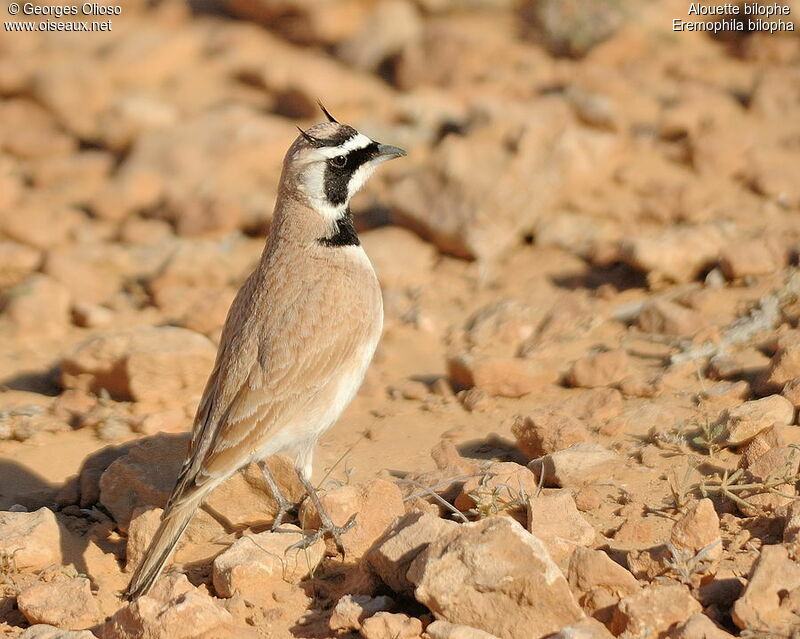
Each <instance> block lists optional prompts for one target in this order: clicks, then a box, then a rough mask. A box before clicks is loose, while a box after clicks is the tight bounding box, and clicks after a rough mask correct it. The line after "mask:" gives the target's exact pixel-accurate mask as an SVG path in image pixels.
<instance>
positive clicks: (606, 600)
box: [566, 547, 640, 621]
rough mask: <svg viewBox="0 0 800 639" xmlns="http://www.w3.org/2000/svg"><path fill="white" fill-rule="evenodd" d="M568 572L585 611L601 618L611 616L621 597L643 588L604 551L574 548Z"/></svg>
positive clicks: (570, 583) (604, 619)
mask: <svg viewBox="0 0 800 639" xmlns="http://www.w3.org/2000/svg"><path fill="white" fill-rule="evenodd" d="M566 574H567V579H568V580H569V585H570V589H571V590H572V593H573V594H574V595H575V597H576V598H577V599H578V602H579V603H580V605H581V607H582V608H583V609H584V611H585V612H586V613H587V614H589V615H592V616H594V617H597V618H598V619H600V620H602V621H609V620H610V619H611V614H612V608H613V606H615V605H616V604H617V602H619V600H620V599H622V598H623V597H627V596H628V595H632V594H634V593H635V592H637V591H638V590H639V588H640V586H639V582H638V581H636V578H635V577H634V576H633V575H632V574H631V573H630V572H628V571H627V570H626V569H625V568H623V567H622V566H620V565H619V564H618V563H616V562H615V561H613V560H612V559H611V558H610V557H609V556H608V555H607V554H606V553H604V552H603V551H602V550H592V549H591V548H582V547H578V548H575V551H574V552H573V553H572V557H571V558H570V562H569V568H568V570H567V573H566Z"/></svg>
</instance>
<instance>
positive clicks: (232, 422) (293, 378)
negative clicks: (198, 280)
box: [170, 277, 379, 501]
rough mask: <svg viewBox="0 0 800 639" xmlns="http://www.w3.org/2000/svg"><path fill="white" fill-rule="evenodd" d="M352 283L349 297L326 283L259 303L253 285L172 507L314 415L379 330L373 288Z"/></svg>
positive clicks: (236, 309)
mask: <svg viewBox="0 0 800 639" xmlns="http://www.w3.org/2000/svg"><path fill="white" fill-rule="evenodd" d="M271 283H273V284H274V285H275V286H281V284H280V283H276V282H275V281H274V280H273V282H271ZM350 284H355V286H348V287H346V289H345V291H343V290H342V288H341V287H340V286H331V285H330V281H328V278H325V277H320V278H317V279H316V280H315V281H314V282H312V283H310V284H309V283H308V282H306V283H304V285H303V286H295V287H294V288H292V289H284V290H282V291H280V292H278V291H273V292H272V294H269V295H267V296H266V298H265V299H264V300H260V301H259V299H258V291H255V290H252V289H253V288H254V284H253V283H252V282H251V281H250V280H249V281H248V283H247V284H246V285H245V286H244V287H242V290H241V291H240V293H239V295H238V296H237V299H236V300H235V301H234V304H233V305H232V307H231V311H230V313H229V318H228V321H227V322H226V327H225V331H224V334H223V338H222V340H221V347H220V352H219V355H218V357H217V362H216V364H215V367H214V370H213V372H212V374H211V377H210V379H209V381H208V384H207V386H206V390H205V392H204V395H203V399H202V400H201V402H200V406H199V408H198V413H197V417H196V420H195V430H194V433H193V436H192V440H191V443H190V448H189V457H188V459H187V461H186V463H185V464H184V468H183V469H182V471H181V475H180V477H179V479H178V484H177V486H176V490H175V491H174V494H173V497H172V499H171V500H170V501H174V500H175V499H177V498H178V496H179V495H182V494H183V493H185V492H186V491H187V490H191V489H192V487H198V486H201V485H203V484H205V483H206V482H207V481H208V480H213V479H215V478H220V477H223V476H225V475H227V474H230V473H231V472H233V471H235V470H236V469H238V468H239V467H240V466H241V465H242V464H243V463H245V462H246V461H247V459H249V458H250V456H251V454H252V453H253V451H255V450H256V449H257V448H258V447H259V445H260V444H261V443H263V442H264V440H265V438H266V437H268V433H270V431H271V430H273V429H274V427H275V426H282V425H284V424H287V423H290V422H292V421H293V420H295V419H302V418H303V417H304V416H306V414H307V413H308V411H310V410H313V408H314V402H315V399H317V398H319V397H320V395H322V394H323V393H324V392H325V390H326V389H327V388H328V387H329V385H330V384H331V383H332V382H334V381H335V380H336V379H337V377H338V375H339V374H340V372H341V371H342V370H344V369H345V367H346V366H347V365H348V363H350V362H351V360H352V358H353V356H354V355H355V354H356V353H357V352H358V349H359V348H360V347H361V345H362V344H363V342H364V341H365V340H366V339H367V338H368V336H369V335H370V333H371V331H373V330H374V326H375V317H374V315H373V313H372V312H369V310H368V309H365V308H363V307H364V305H365V304H367V305H370V304H371V303H372V302H374V299H373V298H371V297H369V296H370V295H374V293H372V292H371V291H372V289H373V287H371V286H365V285H366V284H368V283H367V282H351V283H350ZM278 293H279V294H278ZM343 295H345V296H347V297H348V299H342V296H343ZM378 295H379V293H378ZM263 303H266V305H267V308H255V307H254V306H253V305H254V304H255V305H258V304H263Z"/></svg>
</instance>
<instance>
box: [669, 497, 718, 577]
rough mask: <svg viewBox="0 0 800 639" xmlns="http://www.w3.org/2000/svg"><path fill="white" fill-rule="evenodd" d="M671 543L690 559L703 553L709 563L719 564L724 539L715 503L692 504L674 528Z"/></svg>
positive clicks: (704, 501)
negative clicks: (721, 534)
mask: <svg viewBox="0 0 800 639" xmlns="http://www.w3.org/2000/svg"><path fill="white" fill-rule="evenodd" d="M670 542H671V543H672V545H673V546H675V548H677V549H681V550H683V551H684V552H686V553H687V555H688V556H689V557H694V556H695V555H697V554H698V553H700V552H702V554H703V558H704V559H705V560H706V561H707V562H709V563H710V564H713V563H715V562H717V560H719V558H720V557H721V556H722V538H721V536H720V529H719V517H718V516H717V513H716V511H715V510H714V504H713V502H712V501H711V500H710V499H700V500H698V501H696V502H694V503H693V504H691V505H690V506H689V508H687V510H686V512H685V513H684V514H683V516H682V517H681V518H680V519H679V520H678V521H676V522H675V525H674V526H673V527H672V533H671V534H670Z"/></svg>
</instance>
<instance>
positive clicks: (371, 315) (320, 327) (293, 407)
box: [122, 103, 406, 600]
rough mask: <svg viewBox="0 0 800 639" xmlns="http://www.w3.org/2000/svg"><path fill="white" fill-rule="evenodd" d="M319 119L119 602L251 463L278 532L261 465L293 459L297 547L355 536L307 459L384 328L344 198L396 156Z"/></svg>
mask: <svg viewBox="0 0 800 639" xmlns="http://www.w3.org/2000/svg"><path fill="white" fill-rule="evenodd" d="M320 107H321V109H322V112H323V114H324V115H325V119H326V121H324V122H321V123H319V124H315V125H314V126H312V127H310V128H308V129H306V130H303V129H301V128H300V127H298V130H299V135H298V136H297V138H296V139H295V140H294V142H293V143H292V145H291V146H290V147H289V150H288V151H287V153H286V156H285V158H284V161H283V168H282V172H281V177H280V182H279V186H278V195H277V199H276V203H275V208H274V213H273V218H272V222H271V224H270V230H269V233H268V237H267V240H266V242H265V246H264V250H263V252H262V254H261V257H260V259H259V262H258V264H257V265H256V267H255V269H254V270H253V272H252V273H251V274H250V276H249V277H248V278H247V280H246V281H245V282H244V284H243V285H242V287H241V289H240V290H239V292H238V293H237V295H236V297H235V299H234V301H233V303H232V304H231V307H230V310H229V311H228V315H227V318H226V320H225V324H224V326H223V329H222V334H221V337H220V343H219V349H218V351H217V357H216V361H215V364H214V367H213V369H212V371H211V374H210V376H209V378H208V381H207V383H206V386H205V390H204V391H203V395H202V397H201V400H200V403H199V405H198V408H197V412H196V414H195V418H194V422H193V428H192V434H191V437H190V440H189V447H188V452H187V456H186V459H185V461H184V463H183V466H182V467H181V470H180V472H179V474H178V477H177V480H176V483H175V487H174V489H173V491H172V493H171V495H170V497H169V499H168V501H167V504H166V506H165V507H164V511H163V513H162V516H161V521H160V523H159V527H158V529H157V531H156V533H155V535H154V536H153V539H152V541H151V543H150V545H149V547H148V549H147V551H146V553H145V555H144V557H143V559H142V561H141V562H140V563H139V565H138V566H137V568H136V569H135V571H134V573H133V575H132V577H131V580H130V582H129V584H128V587H127V589H126V590H125V591H124V592H123V593H122V596H123V598H124V599H127V600H135V599H137V598H138V597H140V596H142V595H144V594H146V593H147V592H148V591H149V590H150V589H151V587H152V586H153V584H154V583H155V582H156V580H157V579H158V577H159V576H160V575H161V573H162V571H163V570H164V567H165V565H166V563H167V562H168V561H169V559H170V557H171V555H172V553H173V551H174V549H175V546H176V545H177V543H178V541H179V539H180V537H181V535H182V534H183V532H184V530H185V529H186V527H187V525H188V524H189V521H190V520H191V518H192V515H193V514H194V513H195V511H196V510H197V508H198V507H199V506H200V505H201V504H202V503H203V501H204V500H205V498H206V497H207V496H208V495H209V493H210V492H211V491H212V490H214V488H216V487H217V486H219V485H220V484H221V483H223V482H224V481H225V480H226V479H228V478H229V477H230V476H231V475H233V474H234V473H236V472H237V471H239V470H240V469H241V468H243V467H244V466H246V465H248V464H249V463H251V462H256V463H258V464H259V466H260V468H261V471H262V473H263V475H264V479H265V482H266V484H267V486H268V487H269V489H270V491H271V492H272V493H273V495H274V497H275V499H276V500H277V501H278V503H279V506H280V508H279V512H278V515H277V516H276V517H275V520H274V522H273V526H272V528H273V530H279V528H278V527H279V526H280V525H281V522H282V520H283V518H284V517H285V515H286V513H287V512H289V511H290V510H291V508H292V507H293V504H291V503H290V502H288V500H287V499H286V498H285V497H284V496H283V495H282V494H281V491H280V490H279V488H278V486H277V484H276V482H275V481H274V479H273V477H272V476H271V474H270V472H269V469H268V468H267V466H266V463H265V460H266V459H267V458H268V457H269V456H271V455H274V454H277V453H284V454H287V455H290V456H293V457H294V468H295V470H296V472H297V474H298V476H299V478H300V482H301V483H302V485H303V487H304V489H305V491H306V492H307V494H308V497H309V498H310V499H311V501H312V503H313V504H314V506H315V507H316V509H317V512H318V513H319V515H320V519H321V521H322V526H321V527H320V529H319V530H318V531H317V532H316V533H314V535H313V536H311V535H309V536H307V537H306V538H304V542H305V545H308V544H309V543H311V542H312V541H316V539H319V538H320V537H321V536H322V535H324V534H331V535H332V536H333V537H334V539H335V541H336V544H337V546H338V547H339V549H340V551H341V550H342V544H341V539H340V535H341V534H342V533H343V532H344V531H346V530H347V529H348V527H349V526H351V525H352V524H353V520H352V519H351V520H350V521H348V522H347V524H345V525H344V526H341V527H337V526H334V525H333V523H332V521H331V519H330V517H329V515H328V514H327V512H326V511H325V508H324V507H323V505H322V503H321V501H320V499H319V496H318V495H317V493H316V490H315V489H314V486H313V485H312V483H311V472H312V460H313V454H314V448H315V445H316V442H317V440H318V438H319V437H320V435H321V434H322V433H323V432H324V431H325V430H327V429H328V428H329V427H330V426H331V425H333V424H334V423H335V422H336V420H337V419H338V418H339V416H340V415H341V413H342V411H343V410H344V409H345V407H346V406H347V405H348V404H349V403H350V402H351V400H352V399H353V397H354V395H355V393H356V391H357V390H358V388H359V386H360V385H361V382H362V381H363V378H364V375H365V373H366V370H367V367H368V366H369V363H370V361H371V360H372V357H373V354H374V352H375V349H376V347H377V344H378V341H379V339H380V335H381V332H382V329H383V303H382V297H381V290H380V286H379V284H378V280H377V277H376V275H375V271H374V269H373V267H372V264H371V263H370V261H369V258H368V257H367V255H366V253H365V252H364V249H363V247H362V246H361V242H360V240H359V237H358V233H357V232H356V229H355V226H354V223H353V216H352V214H351V211H350V207H349V202H350V198H352V197H353V195H354V194H355V193H356V192H357V191H358V190H359V189H360V188H361V187H362V186H363V185H364V183H365V182H366V181H367V179H368V178H369V177H370V176H371V175H372V173H373V172H374V171H375V169H376V168H377V167H378V165H380V164H381V163H383V162H385V161H387V160H391V159H393V158H398V157H401V156H404V155H406V152H405V151H404V150H403V149H401V148H398V147H396V146H392V145H388V144H381V143H379V142H376V141H374V140H372V139H371V138H369V137H367V136H366V135H364V134H363V133H361V132H359V131H358V130H356V129H355V128H353V127H352V126H349V125H347V124H341V123H339V122H338V121H337V120H336V119H335V118H334V117H333V116H332V115H331V114H330V112H329V111H328V110H327V109H326V108H325V107H324V106H323V105H322V103H320ZM302 543H303V542H301V544H302Z"/></svg>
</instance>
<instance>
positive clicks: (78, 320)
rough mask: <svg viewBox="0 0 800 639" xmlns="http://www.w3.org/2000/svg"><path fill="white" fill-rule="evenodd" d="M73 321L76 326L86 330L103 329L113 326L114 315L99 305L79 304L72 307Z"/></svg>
mask: <svg viewBox="0 0 800 639" xmlns="http://www.w3.org/2000/svg"><path fill="white" fill-rule="evenodd" d="M72 319H73V320H74V321H75V324H77V325H78V326H82V327H84V328H102V327H103V326H108V325H109V324H111V322H112V321H113V320H114V313H113V311H111V310H110V309H107V308H105V307H104V306H99V305H98V304H86V303H83V302H78V303H77V304H75V305H74V306H73V307H72Z"/></svg>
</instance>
